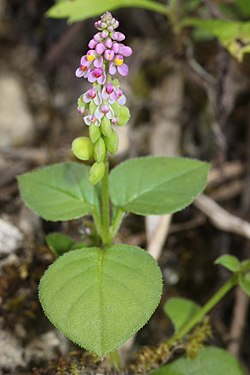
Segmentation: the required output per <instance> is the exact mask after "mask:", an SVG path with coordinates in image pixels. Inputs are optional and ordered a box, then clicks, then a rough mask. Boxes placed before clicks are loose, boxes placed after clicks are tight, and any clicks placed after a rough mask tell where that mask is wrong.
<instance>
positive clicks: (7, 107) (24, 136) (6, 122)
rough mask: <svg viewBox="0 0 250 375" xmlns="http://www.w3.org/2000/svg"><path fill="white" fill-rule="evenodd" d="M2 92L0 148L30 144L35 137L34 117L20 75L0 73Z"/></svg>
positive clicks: (0, 104) (0, 102)
mask: <svg viewBox="0 0 250 375" xmlns="http://www.w3.org/2000/svg"><path fill="white" fill-rule="evenodd" d="M0 92H1V93H2V99H1V101H0V132H1V137H0V149H1V148H8V147H14V146H23V145H27V144H29V143H30V142H31V141H32V139H33V137H34V127H33V118H32V115H31V112H30V110H29V108H28V106H27V103H26V95H25V91H24V88H23V86H22V84H21V82H20V80H19V79H18V77H15V76H14V75H7V76H6V75H3V74H2V75H0Z"/></svg>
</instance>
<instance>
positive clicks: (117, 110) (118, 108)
mask: <svg viewBox="0 0 250 375" xmlns="http://www.w3.org/2000/svg"><path fill="white" fill-rule="evenodd" d="M112 108H113V111H114V115H115V117H119V116H120V111H121V106H120V104H119V103H117V102H114V103H113V104H112Z"/></svg>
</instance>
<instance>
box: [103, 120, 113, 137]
mask: <svg viewBox="0 0 250 375" xmlns="http://www.w3.org/2000/svg"><path fill="white" fill-rule="evenodd" d="M101 132H102V134H103V135H105V136H106V137H110V136H111V134H112V128H111V124H110V120H109V119H108V118H107V117H106V116H103V118H102V121H101Z"/></svg>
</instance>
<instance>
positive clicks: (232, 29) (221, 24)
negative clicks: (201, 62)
mask: <svg viewBox="0 0 250 375" xmlns="http://www.w3.org/2000/svg"><path fill="white" fill-rule="evenodd" d="M183 25H184V26H196V27H199V28H201V29H203V30H205V31H207V32H210V33H211V34H212V35H213V36H214V37H216V38H218V39H219V41H220V43H221V44H222V45H223V46H224V47H225V48H226V49H227V50H228V51H229V52H230V53H231V54H232V55H233V56H234V57H235V58H236V59H237V60H238V61H239V62H241V61H242V60H243V56H244V54H245V53H249V52H250V22H240V21H225V20H216V19H206V20H205V19H199V18H187V19H185V20H184V21H183Z"/></svg>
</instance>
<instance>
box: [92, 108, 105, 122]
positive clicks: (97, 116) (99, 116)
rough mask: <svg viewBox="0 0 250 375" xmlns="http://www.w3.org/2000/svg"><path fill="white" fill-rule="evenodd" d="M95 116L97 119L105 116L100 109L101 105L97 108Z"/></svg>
mask: <svg viewBox="0 0 250 375" xmlns="http://www.w3.org/2000/svg"><path fill="white" fill-rule="evenodd" d="M94 116H95V117H96V118H97V120H101V119H102V118H103V116H104V114H103V113H102V111H100V107H98V108H96V110H95V114H94Z"/></svg>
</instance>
